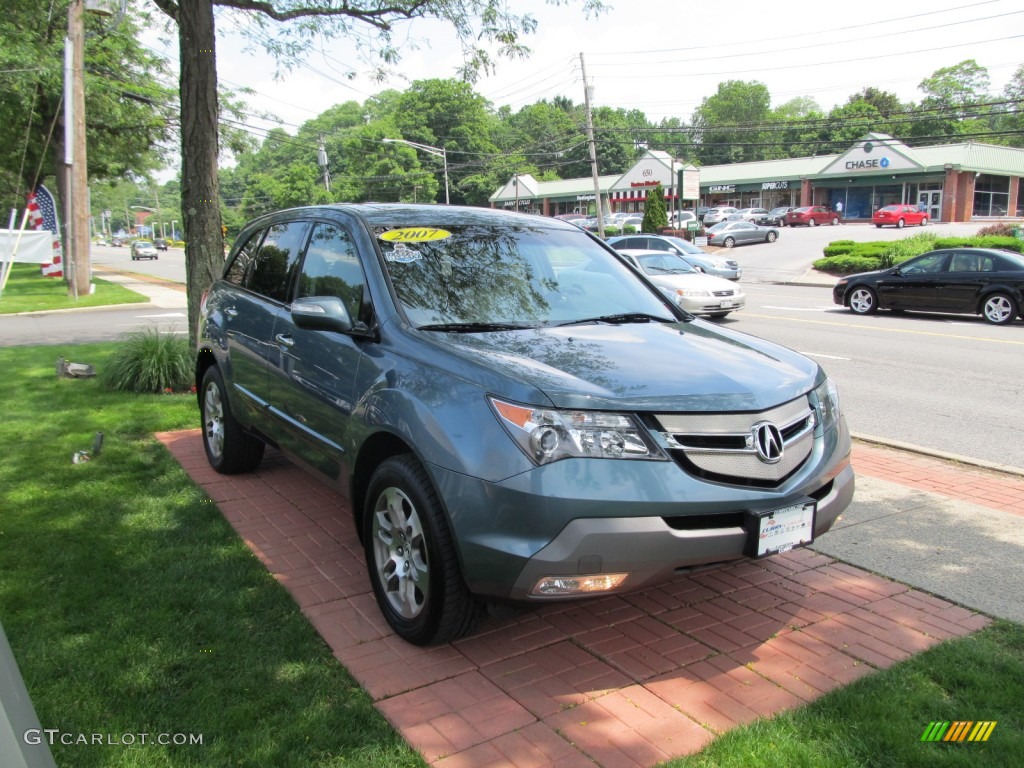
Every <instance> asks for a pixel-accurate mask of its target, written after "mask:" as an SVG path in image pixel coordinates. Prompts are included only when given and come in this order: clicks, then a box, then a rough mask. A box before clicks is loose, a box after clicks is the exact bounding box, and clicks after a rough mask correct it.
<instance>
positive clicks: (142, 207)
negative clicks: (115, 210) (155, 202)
mask: <svg viewBox="0 0 1024 768" xmlns="http://www.w3.org/2000/svg"><path fill="white" fill-rule="evenodd" d="M131 209H132V210H133V211H149V212H150V213H155V214H156V223H157V226H159V227H160V237H163V236H164V225H163V223H162V222H161V221H160V210H159V209H158V208H148V207H146V206H145V205H133V206H131ZM149 229H150V231H151V232H152V233H153V235H152V236H153V237H156V227H154V226H153V225H152V224H150V225H149Z"/></svg>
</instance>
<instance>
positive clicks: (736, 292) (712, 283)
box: [619, 250, 747, 318]
mask: <svg viewBox="0 0 1024 768" xmlns="http://www.w3.org/2000/svg"><path fill="white" fill-rule="evenodd" d="M619 253H620V254H622V255H623V256H625V257H626V259H627V260H628V261H629V263H630V264H632V265H633V266H634V267H636V269H638V270H639V271H640V272H642V273H643V274H645V275H647V278H648V279H649V280H650V281H651V282H652V283H654V284H655V285H656V286H658V287H659V288H661V290H662V291H664V292H665V294H666V295H667V296H668V297H669V298H670V299H672V301H674V302H675V303H676V304H677V305H679V306H680V307H682V308H683V309H685V310H686V311H687V312H689V313H690V314H691V315H702V316H707V317H718V318H721V317H725V316H726V315H728V314H729V313H730V312H735V311H737V310H740V309H743V307H744V306H746V303H747V296H746V294H745V293H743V289H742V288H740V286H739V284H738V283H734V282H732V281H731V280H723V279H722V278H720V277H714V276H712V275H706V274H704V273H703V272H698V271H697V270H696V269H694V268H693V267H691V266H690V265H689V263H688V262H687V261H686V260H684V259H683V258H682V257H681V256H678V255H676V254H674V253H669V252H668V251H633V250H624V251H619Z"/></svg>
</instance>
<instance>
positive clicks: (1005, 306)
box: [981, 293, 1020, 325]
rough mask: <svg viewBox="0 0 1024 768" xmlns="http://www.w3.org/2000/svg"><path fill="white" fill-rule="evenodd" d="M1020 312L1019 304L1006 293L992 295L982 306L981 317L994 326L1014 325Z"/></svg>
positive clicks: (985, 299) (987, 297)
mask: <svg viewBox="0 0 1024 768" xmlns="http://www.w3.org/2000/svg"><path fill="white" fill-rule="evenodd" d="M1019 311H1020V307H1018V306H1017V302H1015V301H1014V300H1013V297H1012V296H1009V295H1008V294H1005V293H990V294H989V295H988V296H986V297H985V298H984V300H983V301H982V304H981V316H982V317H983V318H985V321H986V322H989V323H992V325H1007V324H1008V323H1012V322H1013V320H1014V318H1016V317H1017V313H1018V312H1019Z"/></svg>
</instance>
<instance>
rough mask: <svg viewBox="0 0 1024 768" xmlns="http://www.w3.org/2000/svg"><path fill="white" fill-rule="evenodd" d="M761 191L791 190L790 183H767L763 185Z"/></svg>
mask: <svg viewBox="0 0 1024 768" xmlns="http://www.w3.org/2000/svg"><path fill="white" fill-rule="evenodd" d="M761 189H789V182H788V181H766V182H764V183H763V184H762V185H761Z"/></svg>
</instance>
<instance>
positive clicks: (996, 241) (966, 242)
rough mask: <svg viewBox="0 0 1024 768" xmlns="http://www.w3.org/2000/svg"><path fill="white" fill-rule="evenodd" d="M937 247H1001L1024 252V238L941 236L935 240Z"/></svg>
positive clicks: (1015, 251)
mask: <svg viewBox="0 0 1024 768" xmlns="http://www.w3.org/2000/svg"><path fill="white" fill-rule="evenodd" d="M935 247H936V248H964V247H969V248H970V247H973V248H1001V249H1002V250H1004V251H1013V252H1014V253H1024V240H1018V239H1017V238H1015V237H998V236H992V235H989V236H987V237H940V238H939V239H938V240H936V241H935Z"/></svg>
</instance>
